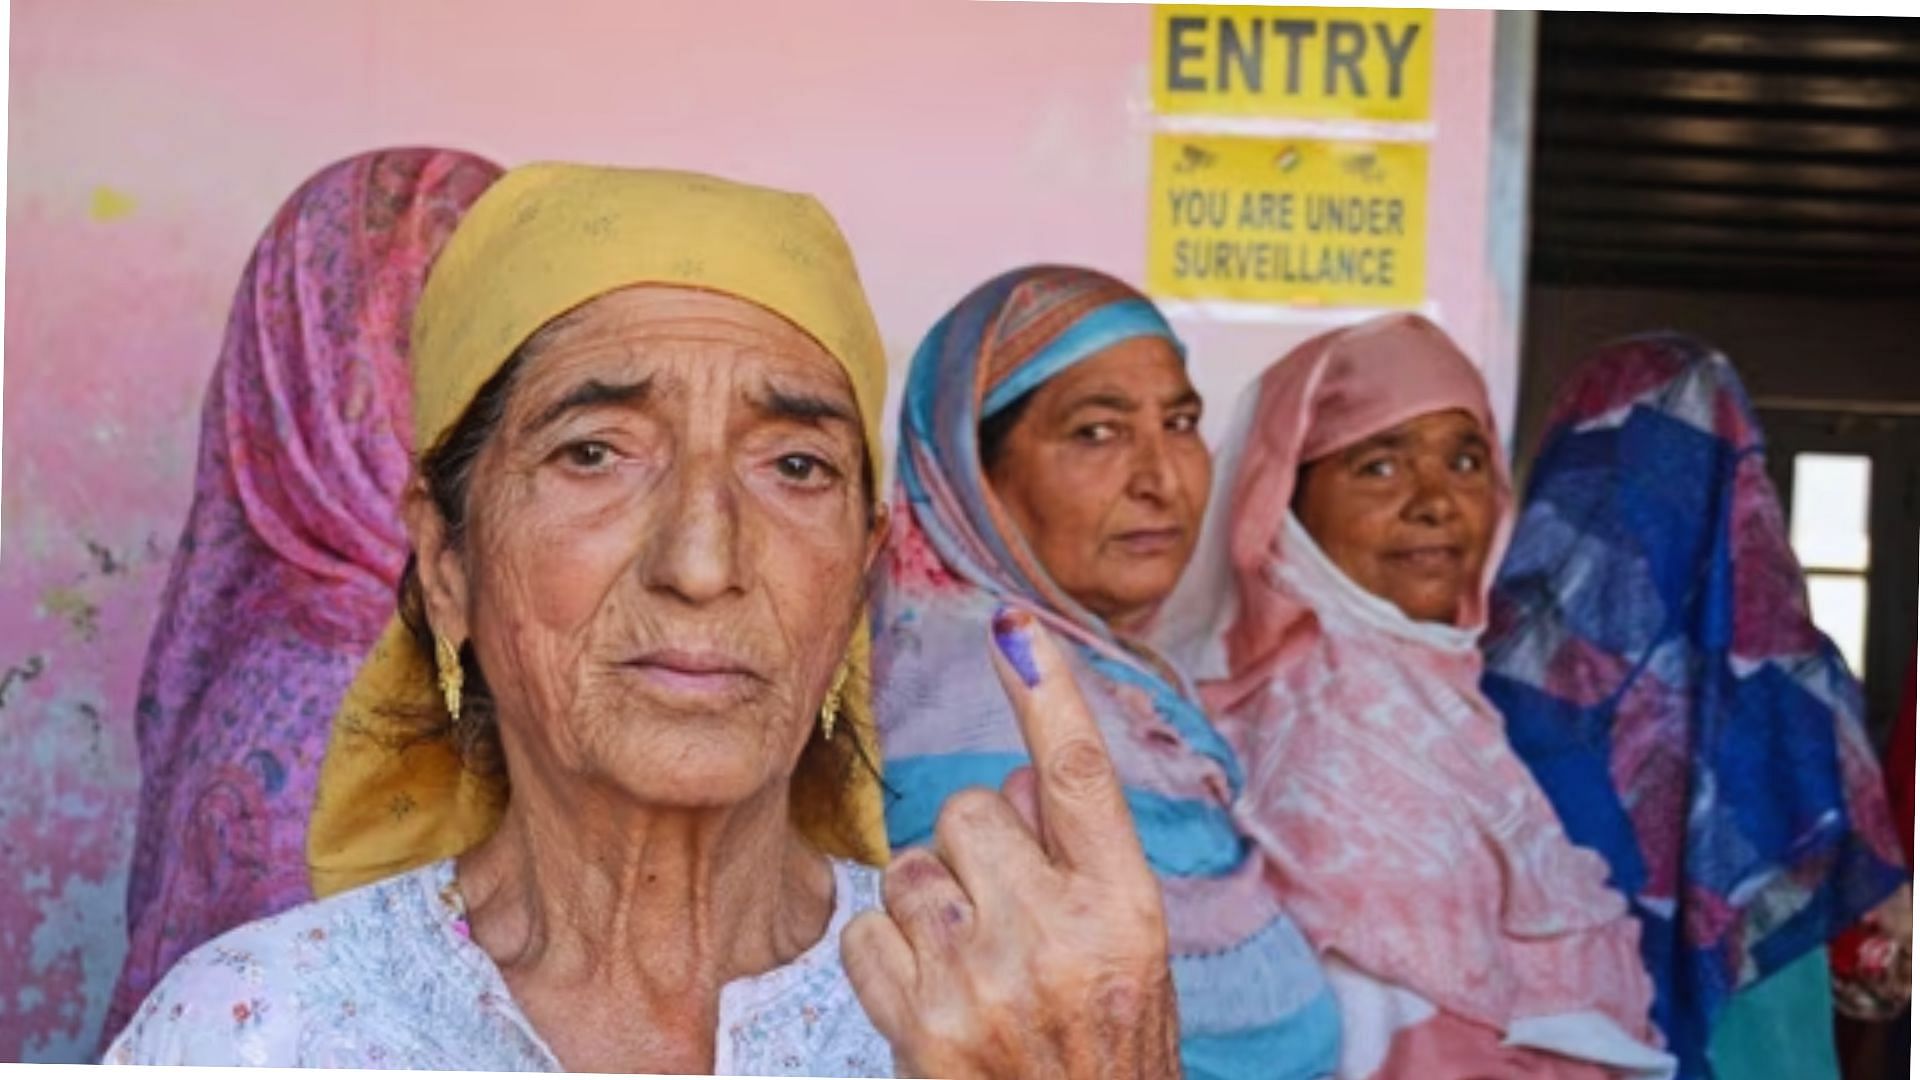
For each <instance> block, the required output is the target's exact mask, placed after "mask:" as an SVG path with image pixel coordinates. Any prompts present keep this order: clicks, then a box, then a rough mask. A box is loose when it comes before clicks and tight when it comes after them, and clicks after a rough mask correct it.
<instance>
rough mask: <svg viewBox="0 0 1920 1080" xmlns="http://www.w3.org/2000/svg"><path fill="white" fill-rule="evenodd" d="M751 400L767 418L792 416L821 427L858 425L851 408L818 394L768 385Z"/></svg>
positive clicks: (812, 425)
mask: <svg viewBox="0 0 1920 1080" xmlns="http://www.w3.org/2000/svg"><path fill="white" fill-rule="evenodd" d="M750 400H751V401H752V403H753V407H754V408H755V409H757V410H759V412H760V414H761V415H762V416H764V417H767V418H769V419H774V420H792V421H795V422H798V423H802V424H806V425H808V426H810V427H824V426H826V425H827V424H828V423H839V424H845V425H846V426H848V427H853V428H857V427H859V426H860V421H859V418H858V417H856V416H855V415H854V413H853V410H852V409H850V408H848V407H847V406H846V405H844V404H842V403H840V402H838V401H835V400H833V399H832V398H827V397H822V396H820V395H818V394H809V393H807V392H805V391H801V390H782V389H780V388H779V387H777V386H767V387H763V388H761V390H760V392H759V393H757V394H755V395H754V396H753V397H752V398H751V399H750Z"/></svg>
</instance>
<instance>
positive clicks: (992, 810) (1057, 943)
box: [841, 611, 1180, 1080]
mask: <svg viewBox="0 0 1920 1080" xmlns="http://www.w3.org/2000/svg"><path fill="white" fill-rule="evenodd" d="M994 641H995V651H996V653H997V655H996V656H995V663H994V666H995V668H996V670H997V671H998V673H999V675H1000V681H1001V683H1002V685H1003V686H1004V687H1005V689H1006V692H1007V696H1008V697H1009V698H1010V699H1011V700H1012V702H1013V709H1014V712H1015V714H1016V715H1018V717H1019V721H1020V728H1021V733H1022V735H1023V737H1024V738H1025V740H1026V744H1027V750H1028V753H1029V754H1030V755H1031V757H1032V759H1033V768H1032V769H1031V770H1029V769H1022V770H1020V771H1018V772H1016V773H1015V774H1014V775H1013V776H1012V777H1010V778H1008V780H1007V783H1006V785H1005V786H1004V787H1003V788H1002V791H1001V793H999V794H996V793H994V792H991V791H986V790H984V789H972V790H968V791H963V792H960V793H958V794H956V795H954V796H953V797H952V798H950V799H948V800H947V804H946V806H945V807H944V808H942V810H941V813H940V819H939V822H938V824H937V825H936V826H935V829H934V844H933V848H932V849H931V850H926V849H920V848H914V849H910V850H907V851H903V852H901V853H900V854H899V856H898V857H897V858H896V859H895V860H894V862H893V865H892V866H891V867H889V868H888V869H887V873H886V879H885V881H886V884H885V894H886V910H885V911H884V912H881V911H877V910H876V911H869V912H866V913H864V914H862V915H861V916H859V917H858V918H856V919H855V920H854V921H853V922H852V923H850V924H849V925H848V926H847V929H846V932H845V934H844V936H843V938H842V944H841V949H842V952H843V955H844V957H845V961H846V966H847V975H848V977H849V978H850V979H851V980H852V982H853V987H854V991H855V992H856V993H857V994H858V995H859V997H860V1002H861V1004H862V1005H863V1006H864V1007H865V1008H866V1010H867V1014H868V1016H869V1017H871V1018H872V1020H873V1023H874V1026H875V1027H877V1028H878V1029H879V1030H880V1033H881V1034H883V1035H885V1036H886V1038H887V1040H888V1041H889V1042H890V1043H892V1045H893V1049H894V1055H895V1058H896V1064H897V1065H898V1068H899V1071H900V1073H901V1075H903V1076H939V1077H948V1078H953V1080H972V1078H985V1077H994V1078H998V1077H1073V1078H1087V1080H1092V1078H1095V1077H1102V1078H1104V1077H1129V1078H1146V1077H1155V1078H1159V1077H1177V1076H1179V1075H1180V1056H1179V1055H1180V1039H1179V1023H1178V1019H1177V1016H1176V1013H1175V1005H1174V993H1173V976H1172V973H1171V971H1170V970H1169V969H1168V966H1167V929H1166V919H1165V915H1164V913H1163V911H1162V908H1161V901H1160V885H1159V882H1158V881H1157V880H1156V879H1155V878H1154V875H1153V872H1152V870H1151V869H1149V868H1148V866H1147V861H1146V856H1145V855H1144V853H1143V852H1142V851H1141V849H1140V841H1139V839H1138V837H1137V836H1136V835H1135V833H1134V825H1133V818H1132V815H1131V814H1130V813H1129V812H1128V810H1127V804H1126V801H1125V799H1124V798H1123V797H1122V794H1121V788H1120V780H1119V777H1118V776H1116V775H1115V773H1114V770H1113V762H1112V760H1111V759H1110V758H1109V757H1108V756H1107V751H1106V745H1105V743H1104V742H1102V740H1101V738H1100V732H1099V729H1098V728H1097V727H1096V726H1095V724H1094V720H1093V716H1092V714H1091V713H1090V712H1089V711H1088V710H1087V707H1086V703H1085V701H1084V700H1083V699H1082V698H1081V696H1080V689H1079V687H1078V686H1077V685H1076V684H1075V682H1074V679H1073V675H1072V673H1071V671H1070V670H1069V669H1068V667H1067V663H1066V658H1065V657H1064V656H1063V655H1062V654H1061V652H1060V650H1059V648H1058V646H1056V645H1055V644H1054V642H1053V640H1052V639H1051V637H1049V636H1048V635H1047V633H1046V632H1045V631H1044V630H1042V629H1041V627H1040V625H1039V623H1038V622H1037V621H1036V620H1035V619H1034V618H1033V617H1032V616H1031V615H1028V614H1027V613H1025V612H1009V611H1003V612H1002V613H1001V614H1000V615H999V616H998V617H996V618H995V620H994Z"/></svg>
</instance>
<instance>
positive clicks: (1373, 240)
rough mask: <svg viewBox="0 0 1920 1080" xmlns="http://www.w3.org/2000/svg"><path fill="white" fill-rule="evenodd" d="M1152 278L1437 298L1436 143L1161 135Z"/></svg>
mask: <svg viewBox="0 0 1920 1080" xmlns="http://www.w3.org/2000/svg"><path fill="white" fill-rule="evenodd" d="M1151 187H1152V195H1151V199H1152V202H1151V203H1150V210H1149V215H1148V227H1147V244H1148V252H1147V286H1148V291H1149V292H1151V293H1153V294H1154V295H1155V296H1158V297H1164V298H1167V299H1177V300H1233V301H1242V302H1247V303H1258V304H1290V305H1298V306H1327V307H1411V306H1414V305H1417V304H1419V303H1421V302H1422V301H1423V300H1424V299H1425V298H1426V285H1427V281H1426V278H1427V274H1426V270H1427V265H1426V264H1427V259H1426V252H1427V147H1426V145H1425V144H1423V143H1359V142H1337V141H1330V140H1324V139H1270V138H1244V137H1239V136H1225V135H1175V134H1165V133H1162V134H1159V135H1156V136H1154V144H1153V182H1152V185H1151Z"/></svg>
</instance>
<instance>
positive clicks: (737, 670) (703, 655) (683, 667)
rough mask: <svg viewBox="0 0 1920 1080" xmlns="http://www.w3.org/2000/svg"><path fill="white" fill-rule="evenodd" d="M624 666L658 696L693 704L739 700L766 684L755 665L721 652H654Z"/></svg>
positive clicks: (631, 660)
mask: <svg viewBox="0 0 1920 1080" xmlns="http://www.w3.org/2000/svg"><path fill="white" fill-rule="evenodd" d="M622 666H623V667H625V668H626V669H627V670H629V671H632V672H634V673H635V674H636V675H638V676H639V677H640V678H641V679H642V680H643V681H644V682H645V683H646V684H647V685H648V687H649V688H650V689H652V690H653V691H654V692H655V693H656V694H657V695H659V696H661V697H665V698H675V699H681V700H683V701H686V702H689V703H699V702H707V703H720V702H725V701H729V700H736V699H739V698H742V697H745V696H748V695H750V694H752V693H753V692H754V691H755V690H756V689H758V687H759V686H760V685H761V684H762V683H764V682H765V681H766V680H765V677H764V676H762V675H761V674H760V672H759V671H758V670H757V669H756V668H755V666H754V665H753V664H752V663H750V662H748V661H747V660H745V659H744V658H742V657H740V656H738V655H736V654H733V653H729V652H726V651H724V650H718V649H687V648H671V649H650V650H647V651H646V652H643V653H641V654H640V655H638V656H635V657H634V658H632V659H630V660H628V661H626V662H625V663H624V664H623V665H622Z"/></svg>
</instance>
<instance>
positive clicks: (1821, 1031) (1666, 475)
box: [1484, 334, 1906, 1080]
mask: <svg viewBox="0 0 1920 1080" xmlns="http://www.w3.org/2000/svg"><path fill="white" fill-rule="evenodd" d="M1493 598H1494V603H1493V610H1492V625H1491V628H1490V629H1489V631H1488V634H1487V638H1486V641H1485V642H1484V648H1485V650H1486V654H1487V675H1486V689H1487V693H1488V695H1489V696H1490V697H1491V698H1492V699H1493V701H1494V702H1495V703H1496V704H1498V705H1499V706H1500V708H1501V710H1502V711H1503V712H1504V713H1505V714H1506V719H1507V727H1508V731H1509V733H1510V735H1511V737H1512V740H1513V743H1514V746H1515V748H1516V749H1517V750H1518V751H1519V753H1520V755H1521V757H1522V758H1523V759H1524V760H1525V761H1526V762H1527V764H1528V765H1529V766H1530V767H1531V768H1532V769H1533V771H1534V774H1535V775H1536V776H1537V777H1538V778H1539V780H1540V784H1541V786H1542V787H1544V788H1545V789H1546V793H1547V795H1548V797H1549V798H1551V799H1552V800H1553V802H1554V805H1555V806H1556V807H1558V808H1559V810H1560V814H1561V817H1562V818H1563V819H1564V820H1565V821H1566V823H1567V830H1568V831H1569V832H1570V833H1571V834H1572V835H1573V838H1574V839H1575V840H1576V841H1578V842H1579V843H1582V844H1586V845H1589V846H1591V847H1593V848H1595V849H1596V850H1598V851H1600V852H1602V853H1603V854H1605V855H1606V857H1607V861H1608V862H1609V863H1610V864H1611V866H1612V870H1613V876H1614V880H1615V881H1616V882H1617V883H1618V884H1619V886H1620V887H1621V888H1622V889H1624V890H1625V891H1626V892H1627V894H1628V895H1629V896H1630V897H1631V898H1632V900H1633V909H1634V914H1635V915H1636V916H1637V917H1638V918H1639V920H1640V923H1641V927H1642V931H1641V932H1642V940H1641V951H1642V953H1643V955H1644V956H1645V959H1646V963H1647V966H1648V968H1649V969H1650V970H1651V971H1652V973H1653V977H1654V983H1655V985H1656V986H1657V987H1658V988H1659V993H1658V998H1657V1007H1656V1011H1655V1015H1656V1018H1657V1019H1658V1021H1659V1024H1660V1027H1661V1029H1662V1030H1663V1031H1664V1032H1665V1033H1666V1036H1667V1040H1668V1045H1670V1046H1671V1047H1672V1048H1673V1050H1674V1052H1675V1053H1676V1055H1677V1056H1678V1057H1679V1059H1680V1064H1681V1074H1682V1075H1683V1076H1686V1077H1709V1076H1721V1077H1727V1078H1730V1080H1731V1078H1738V1080H1760V1078H1764V1077H1782V1078H1785V1077H1793V1078H1795V1080H1817V1078H1818V1077H1820V1076H1823V1075H1825V1076H1837V1075H1838V1072H1839V1069H1838V1064H1837V1062H1836V1061H1835V1058H1834V1042H1833V1027H1832V1023H1831V1020H1830V1012H1831V998H1830V994H1829V990H1828V982H1827V970H1826V961H1825V956H1826V952H1825V949H1824V946H1825V945H1826V943H1827V942H1828V941H1829V940H1831V939H1832V938H1834V937H1835V936H1837V935H1838V934H1839V933H1840V932H1841V931H1843V930H1845V929H1846V928H1847V927H1848V925H1849V924H1850V923H1852V922H1853V921H1854V920H1855V919H1857V918H1859V917H1860V916H1862V915H1864V914H1866V913H1867V912H1869V911H1871V910H1872V909H1873V908H1874V906H1875V905H1876V904H1878V903H1880V902H1881V901H1882V900H1883V899H1884V898H1886V897H1887V896H1888V895H1889V894H1890V893H1893V892H1894V891H1895V890H1896V889H1897V888H1898V887H1899V885H1900V884H1901V882H1902V881H1904V880H1905V878H1906V874H1905V873H1904V871H1903V869H1902V867H1903V865H1904V863H1905V859H1904V857H1903V853H1902V852H1901V850H1900V846H1899V841H1898V839H1897V836H1896V833H1895V831H1894V829H1893V826H1892V823H1891V822H1890V820H1889V817H1888V814H1887V800H1886V795H1885V792H1884V788H1883V787H1882V784H1881V778H1880V770H1879V767H1878V766H1877V765H1876V764H1875V761H1874V756H1873V749H1872V746H1871V744H1870V743H1869V741H1868V738H1867V733H1866V730H1865V728H1864V726H1863V725H1862V723H1861V702H1860V687H1859V684H1858V683H1857V682H1856V681H1855V680H1854V678H1853V676H1852V674H1851V673H1849V672H1848V671H1847V666H1846V662H1845V661H1844V660H1842V659H1841V657H1840V653H1839V651H1838V650H1837V649H1836V648H1835V647H1834V645H1833V643H1832V642H1831V641H1829V640H1827V638H1826V636H1825V635H1824V634H1822V633H1821V632H1820V631H1819V630H1818V629H1817V628H1816V627H1815V626H1814V624H1813V619H1812V617H1811V616H1810V614H1809V613H1808V608H1807V599H1806V587H1805V583H1804V580H1803V578H1802V575H1801V571H1800V564H1799V562H1798V560H1797V559H1795V558H1794V554H1793V549H1792V547H1791V545H1790V544H1789V543H1788V539H1787V530H1786V523H1785V520H1784V515H1783V514H1782V513H1781V508H1780V502H1779V499H1778V498H1777V497H1776V496H1775V494H1774V490H1773V484H1772V483H1771V482H1770V481H1769V480H1768V478H1767V469H1766V456H1765V445H1764V441H1763V438H1762V434H1761V431H1760V427H1759V422H1758V420H1757V419H1756V417H1755V416H1754V413H1753V407H1752V405H1751V403H1749V401H1748V400H1747V395H1746V391H1745V390H1744V389H1743V388H1742V387H1741V385H1740V379H1739V376H1738V375H1737V374H1736V373H1735V371H1734V369H1733V365H1732V364H1730V363H1729V362H1728V361H1727V359H1726V358H1725V357H1724V356H1721V355H1720V354H1719V353H1718V352H1716V351H1715V350H1714V349H1712V348H1711V347H1709V346H1707V345H1705V344H1703V343H1702V342H1699V341H1696V340H1694V339H1692V338H1688V337H1684V336H1682V335H1678V334H1653V335H1647V336H1643V337H1638V338H1631V339H1628V340H1625V341H1620V342H1615V343H1614V344H1612V345H1609V346H1606V347H1604V348H1602V349H1601V350H1599V351H1598V352H1597V353H1596V354H1595V355H1594V356H1593V357H1592V358H1591V359H1590V360H1589V361H1588V363H1587V364H1586V366H1585V367H1583V368H1582V369H1581V370H1580V372H1579V373H1578V374H1577V375H1576V376H1575V377H1574V378H1573V380H1572V381H1571V382H1569V384H1568V385H1567V386H1566V388H1565V389H1564V390H1563V391H1562V392H1561V395H1560V398H1559V401H1558V404H1557V405H1556V407H1555V409H1554V412H1553V414H1552V417H1551V419H1550V421H1549V424H1548V428H1547V433H1546V437H1545V440H1544V441H1543V443H1542V444H1541V451H1540V457H1539V459H1538V461H1537V463H1536V464H1535V466H1534V470H1533V477H1532V482H1531V488H1530V491H1529V494H1528V499H1527V506H1526V512H1525V514H1524V515H1523V516H1522V517H1521V519H1520V525H1519V529H1518V531H1517V533H1516V538H1515V542H1514V546H1513V551H1512V552H1511V553H1510V554H1509V555H1508V556H1507V559H1506V561H1505V563H1504V564H1503V565H1502V566H1501V568H1500V575H1499V578H1498V581H1497V583H1496V584H1495V586H1494V593H1493ZM1902 904H1904V899H1903V900H1902Z"/></svg>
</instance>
